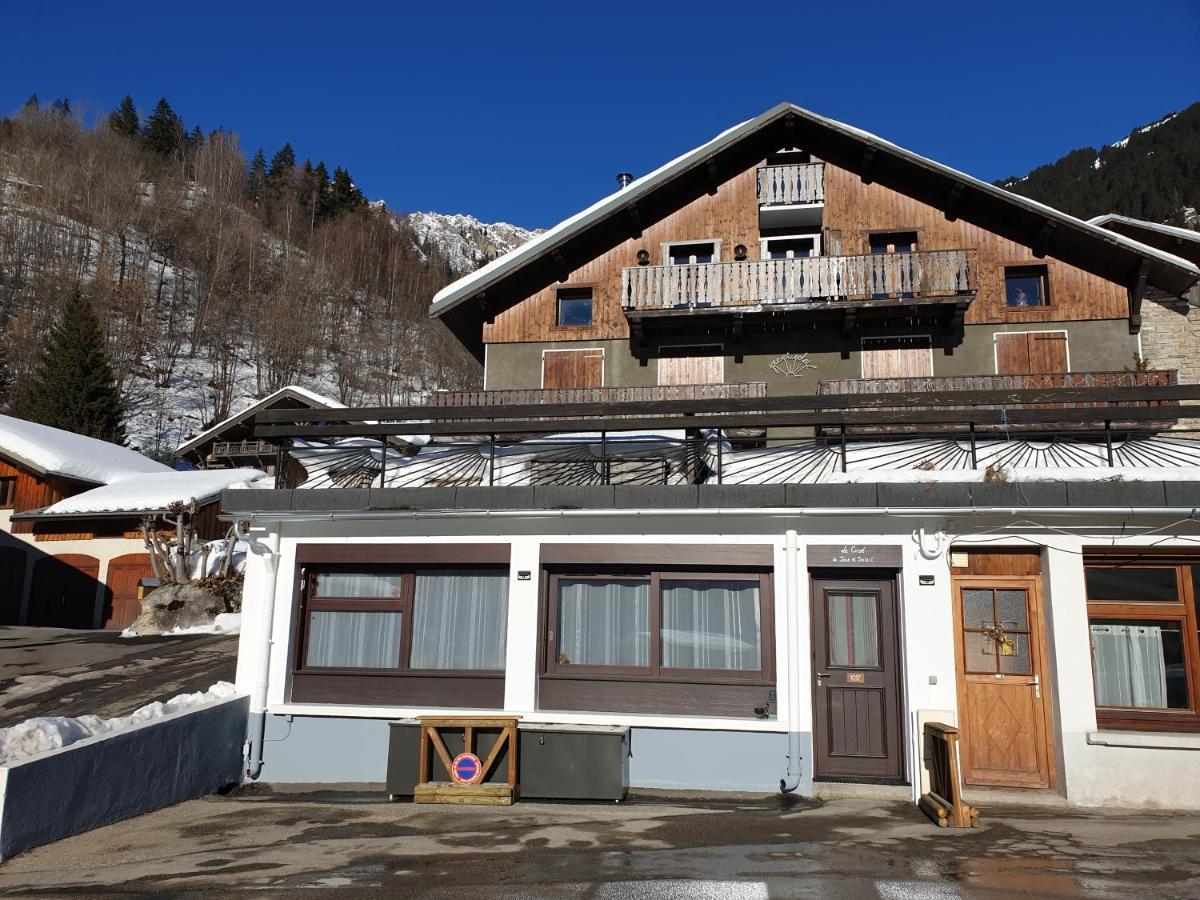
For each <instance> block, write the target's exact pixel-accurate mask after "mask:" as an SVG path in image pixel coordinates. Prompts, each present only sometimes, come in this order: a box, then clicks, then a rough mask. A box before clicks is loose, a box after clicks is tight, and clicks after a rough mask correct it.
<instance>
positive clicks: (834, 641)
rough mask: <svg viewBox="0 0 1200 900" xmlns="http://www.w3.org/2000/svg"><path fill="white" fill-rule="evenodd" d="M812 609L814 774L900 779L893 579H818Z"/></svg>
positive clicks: (901, 759)
mask: <svg viewBox="0 0 1200 900" xmlns="http://www.w3.org/2000/svg"><path fill="white" fill-rule="evenodd" d="M812 611H813V615H812V621H813V662H814V664H815V667H816V668H815V669H814V671H813V747H814V760H813V764H814V768H813V773H814V775H816V776H818V777H820V776H826V777H851V778H855V777H857V778H863V779H867V780H872V781H874V780H885V781H892V780H895V781H901V780H902V773H903V768H902V766H903V749H902V744H903V728H902V724H901V723H902V718H901V712H900V665H899V660H898V653H897V650H896V648H897V642H896V595H895V586H894V582H892V581H891V580H882V579H881V580H868V579H863V580H858V579H855V580H850V579H840V578H838V579H833V578H821V579H816V580H814V581H813V589H812Z"/></svg>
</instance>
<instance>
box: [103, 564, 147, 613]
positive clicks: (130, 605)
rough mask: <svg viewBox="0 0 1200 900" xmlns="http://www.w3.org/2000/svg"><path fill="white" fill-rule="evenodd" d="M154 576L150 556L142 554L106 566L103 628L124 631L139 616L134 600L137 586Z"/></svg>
mask: <svg viewBox="0 0 1200 900" xmlns="http://www.w3.org/2000/svg"><path fill="white" fill-rule="evenodd" d="M153 574H154V570H153V569H151V568H150V556H149V554H146V553H127V554H125V555H124V556H118V557H117V558H116V559H114V560H112V561H110V562H109V564H108V577H107V581H108V596H107V597H106V598H105V600H106V603H105V606H104V627H105V628H124V627H125V626H126V625H130V624H132V623H133V620H134V619H136V618H137V617H138V616H139V615H140V614H141V612H142V602H141V601H140V600H139V599H138V582H139V581H141V580H142V579H143V578H149V577H150V576H151V575H153Z"/></svg>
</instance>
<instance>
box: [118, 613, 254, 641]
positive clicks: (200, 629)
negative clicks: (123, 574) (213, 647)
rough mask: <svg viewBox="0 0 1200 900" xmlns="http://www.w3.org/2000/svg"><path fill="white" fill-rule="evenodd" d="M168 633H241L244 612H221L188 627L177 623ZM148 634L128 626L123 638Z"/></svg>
mask: <svg viewBox="0 0 1200 900" xmlns="http://www.w3.org/2000/svg"><path fill="white" fill-rule="evenodd" d="M163 633H164V634H167V635H176V634H241V633H242V614H241V613H219V614H218V615H217V617H216V618H215V619H214V620H213V621H212V622H210V623H208V624H207V625H191V626H189V627H187V628H180V627H179V626H178V625H176V626H175V627H174V628H172V629H171V630H170V631H165V632H163ZM145 636H146V635H142V634H135V633H134V632H133V631H131V630H130V629H128V628H126V629H125V630H124V631H122V632H121V637H123V638H134V637H145Z"/></svg>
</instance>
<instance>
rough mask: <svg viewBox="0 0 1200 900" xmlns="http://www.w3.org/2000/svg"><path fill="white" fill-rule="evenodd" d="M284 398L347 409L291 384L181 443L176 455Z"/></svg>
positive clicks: (204, 441)
mask: <svg viewBox="0 0 1200 900" xmlns="http://www.w3.org/2000/svg"><path fill="white" fill-rule="evenodd" d="M284 398H291V399H293V400H299V401H300V402H301V403H303V404H305V405H307V406H310V407H312V408H314V409H316V408H324V409H345V406H346V405H345V404H344V403H339V402H338V401H337V400H334V399H333V398H332V397H326V396H325V395H324V394H318V393H317V392H316V391H310V390H309V389H308V388H303V387H300V386H299V385H298V384H289V385H287V386H285V387H281V388H280V389H279V390H277V391H275V392H274V393H271V394H267V396H265V397H263V398H262V399H261V400H258V401H256V402H254V403H251V404H250V405H249V406H247V407H246V408H245V409H243V410H242V411H241V412H239V413H235V414H234V415H232V416H230V417H229V418H227V419H222V420H221V421H220V422H218V423H217V424H215V425H213V426H211V427H210V428H207V429H205V430H204V431H202V432H201V433H200V434H198V435H196V436H195V437H194V438H191V439H190V440H188V441H187V442H185V443H183V444H180V445H179V446H178V447H177V448H175V455H176V456H184V455H186V454H188V453H190V452H191V451H193V450H195V449H196V448H197V447H199V446H200V445H201V444H204V443H206V442H207V441H210V440H212V439H213V438H215V437H217V436H218V435H219V434H220V433H221V432H222V431H224V430H225V429H227V428H229V427H230V426H232V425H237V424H238V423H239V422H244V421H245V420H246V419H248V418H250V416H252V415H254V414H255V413H256V412H258V411H259V410H262V409H268V408H270V407H271V406H272V405H273V404H275V403H277V402H278V401H279V400H282V399H284Z"/></svg>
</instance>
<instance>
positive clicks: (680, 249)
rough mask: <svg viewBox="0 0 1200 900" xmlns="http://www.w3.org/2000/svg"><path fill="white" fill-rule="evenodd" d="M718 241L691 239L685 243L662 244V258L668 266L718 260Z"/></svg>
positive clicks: (719, 250) (719, 244) (719, 252)
mask: <svg viewBox="0 0 1200 900" xmlns="http://www.w3.org/2000/svg"><path fill="white" fill-rule="evenodd" d="M720 254H721V242H720V241H693V242H688V243H685V244H663V258H664V260H665V262H666V264H667V265H669V266H686V265H690V264H692V263H713V262H720V261H721V258H720Z"/></svg>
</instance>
